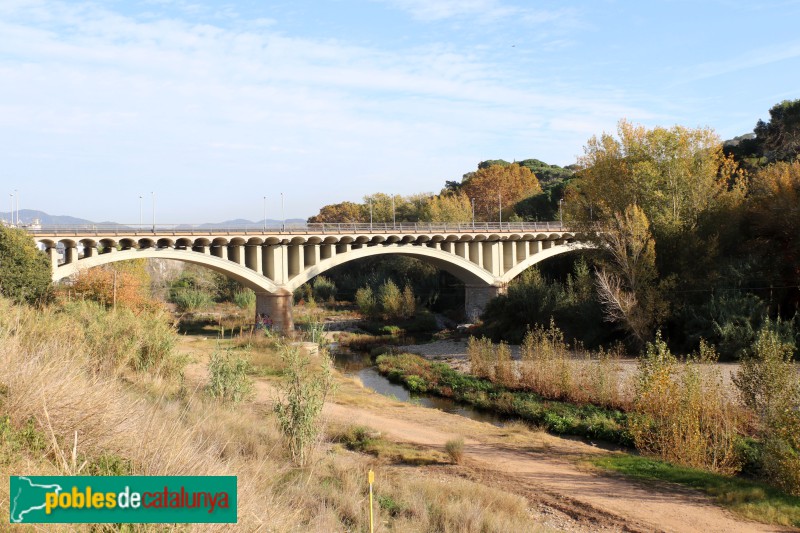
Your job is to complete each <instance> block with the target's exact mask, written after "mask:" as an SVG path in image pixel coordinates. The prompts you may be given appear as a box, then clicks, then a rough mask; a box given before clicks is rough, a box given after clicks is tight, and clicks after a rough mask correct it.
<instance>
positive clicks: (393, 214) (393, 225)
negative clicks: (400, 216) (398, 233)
mask: <svg viewBox="0 0 800 533" xmlns="http://www.w3.org/2000/svg"><path fill="white" fill-rule="evenodd" d="M396 227H397V217H396V216H395V212H394V195H392V229H394V228H396Z"/></svg>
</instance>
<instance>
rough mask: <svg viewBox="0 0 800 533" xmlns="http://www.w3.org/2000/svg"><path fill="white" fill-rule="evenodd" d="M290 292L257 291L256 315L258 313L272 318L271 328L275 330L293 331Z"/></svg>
mask: <svg viewBox="0 0 800 533" xmlns="http://www.w3.org/2000/svg"><path fill="white" fill-rule="evenodd" d="M292 298H293V296H292V293H291V292H289V291H286V292H280V293H270V292H257V293H256V317H258V315H259V313H260V314H262V315H265V316H268V317H270V318H271V319H272V328H273V329H274V330H275V331H278V332H280V333H284V334H286V335H291V334H292V332H293V331H294V319H293V318H292Z"/></svg>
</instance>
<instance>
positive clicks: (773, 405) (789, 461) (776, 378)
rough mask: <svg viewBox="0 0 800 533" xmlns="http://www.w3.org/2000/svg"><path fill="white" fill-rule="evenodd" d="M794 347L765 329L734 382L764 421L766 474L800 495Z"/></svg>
mask: <svg viewBox="0 0 800 533" xmlns="http://www.w3.org/2000/svg"><path fill="white" fill-rule="evenodd" d="M792 348H793V347H792V346H791V345H790V344H787V343H785V342H782V341H781V339H780V336H779V335H778V333H777V332H775V331H773V330H771V329H770V328H769V327H764V328H762V329H761V330H760V331H759V333H758V337H757V339H756V342H755V344H754V346H753V349H752V351H751V353H749V354H748V355H747V356H746V357H745V358H744V359H743V360H742V362H741V366H740V367H739V372H738V373H737V374H736V376H734V383H735V384H736V387H737V388H738V390H739V395H740V397H741V399H742V401H743V402H744V404H745V405H746V406H747V407H749V408H750V409H751V410H752V411H753V412H754V413H755V415H756V417H757V418H758V421H759V424H760V432H761V434H762V437H763V447H762V453H761V460H762V467H763V471H764V474H765V475H766V476H767V477H768V478H769V479H772V480H774V481H775V482H777V484H778V485H779V486H781V487H782V488H783V489H784V490H786V491H787V492H789V493H791V494H795V495H800V382H799V381H798V378H797V370H796V369H795V368H794V364H793V363H792Z"/></svg>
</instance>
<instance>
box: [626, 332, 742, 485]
mask: <svg viewBox="0 0 800 533" xmlns="http://www.w3.org/2000/svg"><path fill="white" fill-rule="evenodd" d="M717 357H718V356H717V354H716V353H715V352H714V351H713V350H712V349H711V348H710V347H708V346H707V345H705V344H701V351H700V353H699V354H696V355H694V356H692V357H690V358H688V359H687V360H686V362H684V363H678V361H677V359H676V358H675V357H674V356H673V355H672V354H671V353H670V351H669V348H667V345H666V343H665V342H664V341H663V340H662V339H661V337H660V335H659V336H658V337H657V338H656V340H655V342H654V343H649V344H648V345H647V349H646V352H645V355H644V357H642V359H641V360H640V362H639V371H638V373H637V376H636V396H635V400H634V404H633V411H634V412H635V414H636V415H635V416H633V417H631V419H630V421H631V424H630V431H631V434H632V435H633V438H634V442H635V443H636V447H637V449H639V450H640V451H642V452H644V453H647V454H649V455H654V456H656V457H658V458H660V459H662V460H664V461H669V462H672V463H675V464H680V465H684V466H690V467H695V468H704V469H706V470H710V471H712V472H720V473H725V474H732V473H736V472H738V471H739V470H740V468H741V464H742V459H741V457H740V455H739V451H738V449H737V442H738V440H739V435H740V431H741V430H742V428H743V425H744V420H743V413H742V411H741V410H740V409H739V408H738V407H737V406H736V405H734V404H733V402H732V401H731V399H730V397H729V395H728V394H727V393H726V392H725V389H724V387H723V383H722V376H721V373H720V371H719V369H718V368H717V367H714V366H713V363H716V361H717ZM701 365H703V367H702V368H701Z"/></svg>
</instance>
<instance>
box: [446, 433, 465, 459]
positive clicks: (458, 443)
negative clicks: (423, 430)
mask: <svg viewBox="0 0 800 533" xmlns="http://www.w3.org/2000/svg"><path fill="white" fill-rule="evenodd" d="M444 451H445V452H447V455H448V457H450V460H451V461H453V464H457V465H458V464H461V461H463V460H464V438H463V437H459V438H457V439H451V440H449V441H447V442H446V443H445V444H444Z"/></svg>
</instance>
